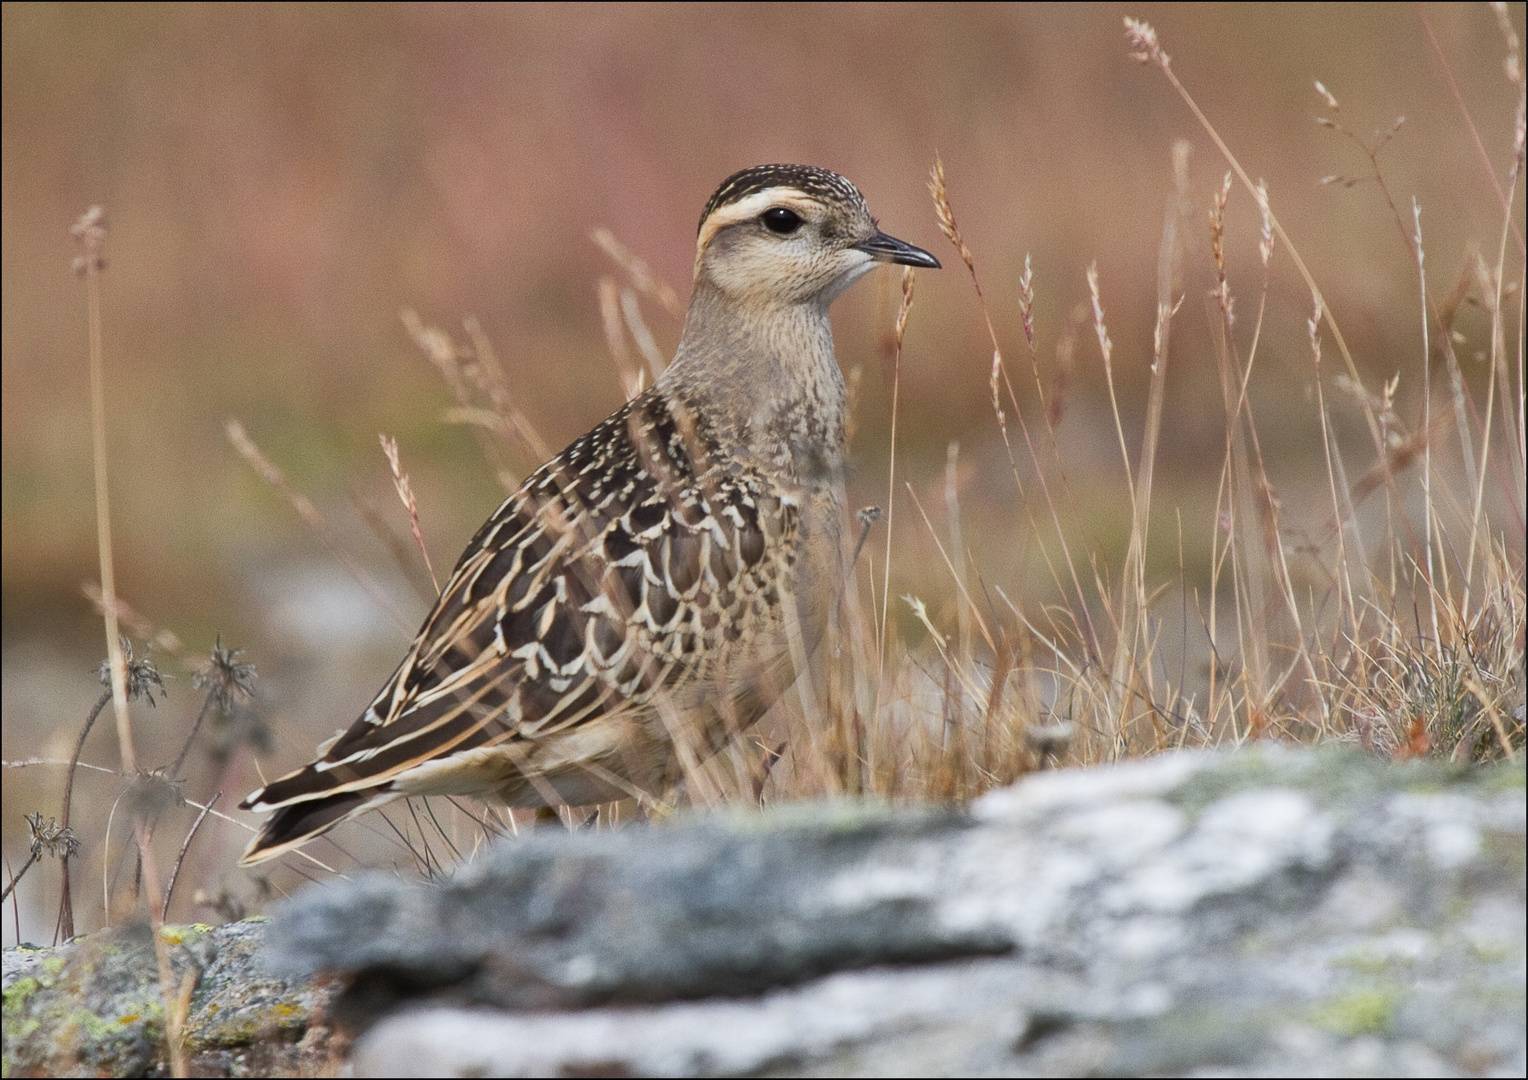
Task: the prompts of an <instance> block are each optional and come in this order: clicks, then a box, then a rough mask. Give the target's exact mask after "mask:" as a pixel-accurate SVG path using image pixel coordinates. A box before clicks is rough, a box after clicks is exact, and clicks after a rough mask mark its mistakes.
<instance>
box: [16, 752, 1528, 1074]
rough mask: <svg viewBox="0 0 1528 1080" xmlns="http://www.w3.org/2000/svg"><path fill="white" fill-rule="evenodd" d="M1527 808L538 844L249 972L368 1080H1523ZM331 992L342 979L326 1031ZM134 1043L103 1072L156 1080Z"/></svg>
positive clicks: (1494, 788)
mask: <svg viewBox="0 0 1528 1080" xmlns="http://www.w3.org/2000/svg"><path fill="white" fill-rule="evenodd" d="M1524 787H1525V782H1524V772H1523V769H1522V768H1521V767H1516V766H1501V767H1495V768H1492V769H1485V770H1470V769H1462V768H1460V769H1455V768H1451V767H1448V766H1445V765H1442V764H1439V763H1415V764H1410V765H1402V766H1395V765H1386V764H1383V763H1381V762H1379V761H1377V760H1375V759H1373V758H1370V757H1366V756H1364V755H1361V754H1358V753H1356V752H1343V751H1340V750H1320V751H1310V750H1291V749H1285V748H1281V747H1277V746H1266V747H1258V748H1254V749H1250V750H1243V751H1238V752H1234V753H1233V752H1219V753H1210V752H1194V753H1182V754H1173V755H1166V756H1163V757H1159V758H1155V759H1150V760H1144V761H1134V762H1130V763H1127V764H1122V765H1119V766H1116V767H1110V768H1099V769H1091V770H1080V771H1069V772H1054V773H1043V774H1040V775H1037V776H1033V777H1030V778H1028V779H1026V780H1024V781H1023V782H1021V783H1019V784H1017V785H1015V786H1013V787H1012V788H1008V789H1005V790H1003V791H998V792H994V793H992V794H990V795H988V796H986V797H984V798H982V799H979V800H977V801H976V802H975V803H974V804H972V805H971V806H970V807H969V808H968V809H967V810H965V811H955V810H929V809H920V810H913V809H893V808H887V807H881V806H874V805H866V804H842V803H838V804H817V805H802V806H796V807H786V808H780V809H775V810H770V811H767V812H765V813H729V814H719V815H700V814H695V815H686V816H684V817H682V818H680V819H677V820H673V821H670V822H669V823H666V824H662V825H654V826H651V827H640V826H638V827H630V828H626V829H622V830H618V831H615V832H607V833H581V834H577V835H568V834H566V833H561V832H558V831H555V830H545V831H538V832H537V833H535V834H533V835H530V836H527V837H525V838H522V839H520V840H516V841H510V842H506V843H504V844H502V845H500V846H498V847H497V848H495V849H493V850H492V851H491V852H490V853H488V854H487V855H485V856H483V857H480V858H479V860H478V861H477V862H476V863H475V864H473V865H472V866H469V867H466V868H463V869H462V870H461V871H460V872H458V873H457V874H456V876H455V878H454V879H453V880H452V881H450V882H447V883H445V884H443V885H439V884H438V885H425V884H409V883H406V882H401V881H399V880H397V879H396V878H394V877H391V876H387V875H381V874H376V875H363V876H360V877H357V878H353V879H352V880H350V881H346V882H332V883H328V884H326V885H324V886H322V887H317V888H311V889H308V890H305V891H304V892H303V893H301V894H299V895H298V896H297V897H295V898H294V899H293V900H292V901H289V902H287V903H285V904H283V905H281V906H280V907H279V908H278V909H277V910H276V911H275V912H274V913H273V916H272V919H273V921H272V922H271V924H270V925H269V927H268V929H266V930H265V931H264V934H265V941H266V942H267V943H268V944H267V946H266V947H265V950H264V951H265V954H266V956H265V960H264V964H265V965H267V968H268V970H270V971H275V972H279V973H280V978H281V979H282V980H283V981H281V982H280V983H279V985H280V987H282V988H283V989H282V990H280V991H279V993H278V992H277V991H275V990H273V991H272V992H271V993H272V1000H275V999H276V998H278V997H280V995H281V994H285V995H286V996H285V997H280V1000H283V1001H287V1002H292V1003H294V1007H295V1008H297V1009H298V1013H294V1014H292V1015H293V1016H294V1017H295V1016H296V1015H298V1014H300V1013H301V1010H302V1008H304V1007H305V1006H304V1005H302V1004H301V1003H300V1002H299V1001H298V996H300V995H301V994H309V995H313V996H312V997H310V998H309V999H307V1000H308V1001H309V1002H317V1003H318V1004H319V1005H321V1006H323V1007H325V1008H327V1009H328V1010H329V1011H328V1012H327V1013H325V1014H323V1015H334V1016H336V1017H340V1018H342V1019H344V1020H346V1022H348V1023H349V1024H350V1025H351V1026H352V1027H353V1029H354V1030H355V1031H357V1032H360V1033H361V1035H360V1039H359V1041H358V1042H357V1043H356V1046H355V1050H354V1055H353V1057H352V1059H351V1066H352V1068H353V1069H354V1071H355V1073H356V1075H377V1076H396V1075H399V1074H400V1072H402V1073H405V1074H410V1075H507V1076H517V1075H546V1074H567V1075H577V1074H586V1073H599V1074H631V1075H687V1076H699V1075H737V1074H753V1073H769V1074H779V1075H797V1074H821V1073H842V1074H849V1075H877V1074H903V1075H910V1074H924V1075H940V1074H942V1075H972V1074H1038V1075H1074V1074H1079V1073H1088V1074H1117V1075H1145V1074H1162V1073H1168V1074H1172V1073H1215V1074H1235V1075H1261V1074H1266V1075H1294V1076H1299V1075H1332V1074H1351V1075H1357V1074H1365V1075H1375V1074H1379V1075H1412V1074H1416V1075H1429V1076H1433V1075H1463V1074H1492V1075H1495V1074H1503V1073H1506V1074H1516V1075H1521V1074H1522V1073H1523V1071H1524V1069H1525V1067H1528V1023H1525V1019H1524V1016H1525V1005H1528V992H1525V982H1528V944H1525V939H1528V931H1525V917H1528V907H1525V894H1528V887H1525V865H1528V858H1525V820H1528V812H1525V792H1524ZM239 925H247V924H239ZM234 929H235V928H232V927H230V928H220V930H214V931H208V932H207V935H206V936H207V937H208V938H212V937H213V936H214V935H217V934H218V933H220V932H223V931H232V930H234ZM247 933H248V934H249V935H250V936H249V937H248V938H247V939H241V940H246V941H249V942H251V943H253V942H254V941H256V940H258V935H259V930H258V929H252V930H250V931H247ZM146 945H147V942H146V940H145V942H144V947H143V948H142V949H141V950H140V954H139V957H138V959H137V960H136V961H135V963H136V964H137V968H141V969H142V973H143V974H142V976H141V977H140V979H139V985H140V986H141V987H148V988H150V989H149V992H146V993H140V997H142V998H143V1000H144V1001H145V1002H146V1004H145V1009H151V1008H153V1007H155V1006H154V1002H156V1001H157V995H156V994H155V993H153V990H154V989H155V988H157V983H156V982H155V981H154V976H153V958H152V954H151V951H149V950H147V948H146ZM251 947H253V945H251ZM218 950H232V951H237V949H233V947H232V945H229V946H218ZM12 952H14V950H13V951H11V952H7V954H6V972H7V974H6V986H7V992H6V1011H5V1023H6V1034H7V1038H6V1043H7V1045H6V1054H7V1072H8V1073H12V1072H14V1071H16V1070H13V1069H12V1066H11V1062H12V1061H13V1060H15V1061H23V1060H25V1061H26V1062H37V1061H43V1060H45V1058H46V1055H45V1054H43V1053H42V1052H40V1051H39V1052H37V1053H36V1054H34V1053H33V1049H32V1048H33V1045H34V1043H35V1042H37V1040H39V1039H41V1040H43V1041H44V1042H47V1043H49V1044H51V1043H52V1042H54V1041H56V1040H57V1039H58V1038H59V1036H58V1032H59V1031H60V1030H62V1026H61V1025H62V1022H61V1021H59V1020H57V1019H49V1018H50V1017H54V1018H56V1017H58V1016H60V1015H61V1014H60V1013H59V1012H58V1009H59V1008H60V1007H61V1006H58V1005H54V1006H49V1008H52V1009H53V1010H54V1011H53V1012H51V1013H47V1012H44V1011H43V1010H42V1009H41V1007H40V1006H39V1005H38V1004H37V1002H38V1001H39V1000H41V999H40V997H39V995H40V994H41V991H40V990H39V991H34V992H32V994H31V996H30V997H28V998H26V1000H25V1001H23V1002H22V1003H21V1005H20V1006H19V1007H18V1011H13V1008H12V1003H11V997H12V994H11V989H10V988H11V987H12V986H13V985H19V982H18V981H16V980H13V978H12V969H13V966H17V965H19V964H20V961H15V962H13V959H12ZM59 955H62V954H59ZM59 955H54V954H48V959H46V960H38V959H36V957H33V958H31V959H27V960H26V961H25V963H26V964H30V965H32V967H31V968H29V969H28V970H30V971H35V969H36V965H37V964H38V963H48V962H51V963H58V961H59ZM219 955H221V952H219ZM65 963H66V964H68V965H76V964H78V961H77V960H66V961H65ZM137 968H135V969H134V970H137ZM18 970H19V966H18ZM66 970H67V969H66ZM208 970H209V971H210V970H211V966H210V965H209V966H208ZM254 970H258V969H251V971H250V972H247V973H246V977H248V978H256V977H263V978H266V979H274V978H277V976H273V975H265V976H256V975H255V974H253V971H254ZM323 971H334V972H342V973H344V977H345V978H346V979H347V980H348V984H347V989H346V990H345V991H344V992H343V994H342V995H341V996H340V997H339V998H338V999H337V1000H335V1001H334V1002H333V1003H332V1004H329V1005H323V999H322V994H321V993H320V991H319V990H317V989H315V987H317V986H319V985H321V984H317V983H314V982H312V981H311V980H313V979H314V978H315V977H316V976H317V973H319V972H323ZM25 977H27V976H26V975H24V974H23V975H21V976H18V978H25ZM207 980H208V976H206V975H204V976H203V983H204V984H206V982H207ZM76 984H78V980H77V979H76ZM61 985H62V983H59V982H56V983H55V990H56V989H57V988H58V987H59V986H61ZM272 985H274V984H272ZM76 992H77V991H76ZM200 993H202V991H201V989H199V990H198V994H200ZM150 999H152V1000H150ZM193 1005H194V1010H193V1025H195V1024H196V1023H198V1022H199V1021H197V1020H196V1016H198V1015H204V1014H205V1013H206V1000H205V999H204V998H201V997H198V998H194V999H193ZM198 1010H199V1011H198ZM95 1015H105V1013H103V1012H101V1011H100V1010H97V1012H96V1013H95ZM251 1015H252V1016H253V1015H258V1011H257V1010H255V1011H254V1012H252V1013H251ZM34 1018H35V1019H37V1020H38V1021H39V1026H35V1027H34V1028H33V1029H32V1030H31V1031H30V1032H23V1031H22V1030H21V1028H22V1027H24V1026H25V1025H26V1024H27V1023H30V1022H31V1020H32V1019H34ZM13 1021H15V1022H16V1023H18V1024H19V1025H20V1026H18V1027H16V1028H13ZM294 1022H295V1021H294ZM317 1024H318V1022H317V1021H315V1030H318V1026H317ZM48 1025H51V1027H49V1026H48ZM13 1030H14V1031H16V1032H17V1033H18V1034H16V1035H15V1036H14V1037H13V1034H12V1033H13ZM197 1030H198V1031H200V1030H203V1029H202V1028H197ZM272 1030H281V1029H275V1028H273V1029H272ZM286 1030H289V1031H290V1032H291V1033H292V1034H291V1035H288V1036H281V1038H282V1039H284V1040H285V1041H284V1042H280V1043H279V1045H281V1046H287V1047H291V1046H295V1045H298V1044H296V1043H295V1042H294V1041H293V1036H295V1034H296V1033H297V1031H298V1029H297V1028H296V1027H292V1028H290V1029H286ZM323 1030H324V1031H327V1029H326V1028H324V1029H323ZM198 1037H199V1038H201V1037H202V1036H198ZM313 1038H314V1037H313V1036H310V1039H313ZM152 1045H153V1040H152V1038H149V1039H147V1041H146V1042H145V1043H143V1044H142V1045H141V1046H140V1044H138V1043H133V1044H132V1047H138V1048H137V1049H133V1048H132V1047H129V1048H128V1049H126V1050H123V1051H121V1052H120V1057H119V1058H117V1059H113V1060H115V1061H122V1062H131V1063H134V1066H135V1067H136V1066H137V1065H141V1064H143V1063H145V1062H148V1063H149V1065H148V1067H150V1068H152V1067H153V1060H154V1059H153V1052H152ZM197 1045H199V1046H201V1045H208V1046H210V1045H212V1043H210V1042H209V1043H205V1044H201V1043H199V1044H197ZM219 1045H233V1040H232V1038H227V1039H225V1042H224V1043H223V1044H219ZM13 1047H17V1048H18V1049H15V1050H13ZM143 1047H147V1049H144V1048H143ZM129 1051H130V1052H129ZM23 1052H25V1053H27V1054H33V1056H30V1057H25V1058H23V1057H22V1053H23ZM199 1052H200V1051H199ZM39 1055H41V1056H39ZM52 1060H54V1061H58V1060H62V1059H60V1058H56V1057H55V1058H53V1059H52ZM79 1060H80V1061H81V1062H82V1063H83V1062H85V1061H86V1060H87V1059H86V1056H85V1055H84V1054H81V1055H80V1056H79ZM88 1060H89V1061H90V1062H91V1063H92V1064H91V1065H90V1069H91V1070H92V1071H94V1070H96V1069H100V1070H102V1071H105V1070H106V1069H107V1068H108V1067H110V1068H111V1071H120V1070H118V1069H117V1068H115V1067H114V1066H108V1065H106V1064H101V1065H97V1064H94V1063H96V1062H102V1063H104V1062H106V1061H107V1058H106V1057H105V1056H100V1057H91V1058H89V1059H88ZM198 1060H199V1061H206V1062H207V1064H208V1066H209V1070H211V1068H212V1067H213V1066H216V1065H217V1062H216V1061H214V1060H213V1059H212V1058H211V1057H204V1058H201V1059H198ZM225 1065H226V1069H225V1071H226V1070H228V1069H232V1068H234V1067H236V1065H237V1063H236V1062H232V1061H231V1059H229V1060H227V1061H226V1062H225ZM270 1067H271V1068H284V1067H286V1066H282V1065H280V1064H272V1065H271V1066H270ZM28 1070H31V1071H39V1069H38V1068H37V1067H34V1066H31V1065H28V1066H26V1068H25V1069H23V1070H22V1071H28ZM128 1071H131V1070H130V1069H129V1070H128Z"/></svg>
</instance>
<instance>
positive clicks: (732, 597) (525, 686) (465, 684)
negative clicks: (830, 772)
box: [240, 165, 939, 866]
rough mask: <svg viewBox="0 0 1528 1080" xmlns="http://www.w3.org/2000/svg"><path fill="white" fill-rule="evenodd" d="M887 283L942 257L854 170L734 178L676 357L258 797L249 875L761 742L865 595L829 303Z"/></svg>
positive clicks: (483, 541)
mask: <svg viewBox="0 0 1528 1080" xmlns="http://www.w3.org/2000/svg"><path fill="white" fill-rule="evenodd" d="M883 264H902V265H905V266H909V267H928V268H938V267H939V260H938V259H936V258H935V257H934V256H933V255H931V254H929V253H928V252H927V251H924V250H923V249H921V248H918V247H914V246H913V245H912V244H909V243H907V242H905V241H903V240H898V239H896V238H895V237H892V236H889V235H887V234H886V233H884V232H882V231H881V229H880V226H879V224H878V223H877V221H876V219H875V218H874V217H872V216H871V214H870V210H869V207H868V206H867V204H866V201H865V198H864V196H863V195H862V194H861V193H860V191H859V189H858V188H856V187H855V186H854V185H853V184H852V183H850V182H849V181H848V180H847V179H845V178H844V177H843V176H841V175H839V174H838V173H836V172H832V171H830V170H828V169H823V168H818V167H815V166H806V165H759V166H754V167H752V168H747V169H743V170H741V171H740V172H736V173H734V174H732V175H731V176H729V177H727V179H726V180H724V181H723V182H722V184H721V186H720V187H718V188H717V189H716V192H715V193H714V194H713V195H712V196H711V198H710V199H709V200H708V201H707V202H706V204H705V209H704V211H703V212H702V214H701V218H700V226H699V230H698V237H697V240H696V249H695V269H694V282H693V291H692V294H691V297H690V303H689V309H688V312H687V314H686V316H685V320H684V328H683V331H682V334H681V337H680V342H679V345H678V348H677V349H676V351H675V354H674V358H673V360H672V362H671V363H670V364H669V365H668V366H667V367H666V368H665V369H664V370H663V372H662V373H661V374H660V375H659V376H658V377H657V378H656V379H655V380H654V381H653V383H652V385H651V386H649V387H648V388H647V389H646V390H645V391H643V392H641V393H639V394H638V395H636V396H635V397H633V398H632V399H630V400H629V401H628V402H627V403H626V404H625V405H623V406H621V407H620V408H619V409H617V410H616V411H615V412H614V413H613V414H612V415H610V416H609V417H608V418H607V419H605V420H604V421H603V422H601V423H600V424H598V425H597V426H595V427H594V428H593V429H592V430H590V431H589V432H588V433H587V434H585V435H584V436H582V437H581V438H578V439H576V440H574V441H573V442H572V443H571V444H570V445H569V446H568V447H567V448H566V449H564V450H563V451H562V452H561V453H560V454H558V455H557V456H556V457H554V458H552V460H550V461H548V462H547V463H546V464H544V465H542V466H541V467H540V468H539V469H537V470H536V471H535V472H534V473H532V474H531V475H530V476H529V477H528V478H527V479H526V480H525V482H524V483H523V484H522V485H521V486H520V488H519V489H518V490H517V491H515V492H514V493H513V494H511V495H510V496H509V497H508V498H506V499H505V500H504V502H503V503H502V504H501V505H500V506H499V507H498V509H497V510H495V511H494V513H493V515H492V516H491V517H490V518H489V519H488V520H487V521H486V522H485V523H484V524H483V525H482V527H481V528H479V529H478V531H477V533H476V534H475V535H474V536H473V537H472V539H471V541H470V542H469V543H468V545H467V547H466V550H465V551H464V552H463V553H462V555H461V558H460V560H459V561H458V562H457V564H456V567H455V569H454V570H453V571H452V573H451V576H450V578H449V579H448V580H447V581H446V584H445V586H444V587H443V588H442V589H441V590H440V593H439V597H438V599H437V600H436V602H435V606H434V608H433V609H432V610H431V611H430V613H429V614H428V615H427V616H426V617H425V619H424V622H423V624H422V625H421V626H420V628H419V632H418V634H417V635H416V636H415V638H414V640H413V642H412V644H411V645H410V646H409V648H408V651H407V654H406V655H405V656H404V657H403V660H402V662H401V663H399V665H398V667H397V669H396V670H395V671H394V672H393V674H392V676H391V677H390V678H389V679H388V680H387V682H386V683H385V684H384V685H383V687H382V689H381V690H380V691H379V692H378V693H377V695H376V697H375V698H374V699H373V700H372V702H371V704H370V705H369V706H367V708H366V710H365V711H364V712H362V713H361V715H360V717H359V718H358V719H357V720H356V721H355V722H354V723H353V724H352V725H351V726H350V727H349V728H348V729H346V730H345V731H343V732H342V733H340V734H338V735H336V736H335V737H334V738H332V739H330V740H328V741H327V742H325V743H323V744H321V745H320V746H319V747H318V750H317V757H316V759H315V760H314V761H312V762H311V763H310V764H307V765H304V766H303V767H302V768H300V769H297V770H296V771H294V772H291V773H288V774H287V775H285V776H282V777H280V778H279V779H277V780H275V781H273V782H271V783H269V784H266V785H265V786H264V787H261V788H260V789H259V790H257V791H255V792H253V793H251V794H250V795H249V796H248V797H247V798H245V799H244V801H243V802H242V803H241V804H240V806H241V808H242V809H245V810H252V811H256V812H265V813H268V814H269V816H268V817H266V818H265V820H264V821H263V822H262V823H261V827H260V830H259V832H258V833H257V835H256V836H255V838H254V839H253V840H252V841H251V842H250V844H249V847H248V849H247V850H246V851H245V852H244V854H243V856H242V858H241V859H240V864H241V865H244V866H250V865H254V864H256V863H260V862H263V861H265V860H267V859H272V858H276V857H278V856H280V855H283V854H286V853H289V852H291V851H294V850H296V849H297V848H299V847H301V846H302V845H303V844H305V843H306V842H308V841H309V840H312V839H313V838H315V837H317V836H319V835H321V834H322V833H325V832H327V831H328V830H330V829H332V828H333V827H335V826H336V825H338V824H340V823H341V822H344V821H348V820H350V819H353V818H355V817H358V816H359V815H361V814H363V813H366V812H367V811H369V810H372V809H374V808H376V807H379V806H382V805H384V804H385V803H387V802H390V801H391V800H393V799H397V798H402V797H406V796H412V795H469V796H477V797H479V798H483V799H487V800H496V801H498V802H499V804H501V805H505V806H509V807H521V808H531V807H536V808H542V807H558V806H588V805H593V804H597V803H605V802H614V801H618V800H622V799H628V798H636V799H638V800H639V801H641V800H647V801H648V802H647V804H648V805H654V802H653V800H654V797H655V796H654V793H657V792H662V791H665V790H669V789H670V788H672V787H673V786H674V785H676V784H677V783H678V782H679V781H680V780H681V779H682V774H683V773H682V765H683V757H684V753H685V752H686V751H692V752H693V753H695V754H696V755H697V756H699V757H704V756H707V755H709V754H710V753H714V752H715V751H717V750H719V749H720V748H721V747H723V746H725V745H726V742H727V740H728V739H729V738H730V737H731V736H732V735H734V734H736V733H737V732H739V731H741V730H743V729H746V728H747V727H748V726H749V725H751V724H752V723H753V722H755V721H756V720H757V719H758V718H759V717H760V716H761V715H762V714H763V713H764V712H765V711H766V710H767V709H768V708H769V706H770V705H771V704H772V703H774V702H775V701H776V700H777V699H778V698H779V697H780V695H781V694H782V693H784V692H785V691H786V690H787V689H789V688H790V686H791V685H792V683H793V682H794V681H795V679H796V678H797V676H798V675H799V674H800V673H801V671H802V670H803V668H804V666H805V664H806V662H807V660H808V658H810V657H811V656H812V655H813V654H814V652H815V650H816V648H817V646H818V644H819V643H820V641H821V640H822V638H823V636H824V633H825V630H826V627H827V624H828V621H829V617H830V611H831V609H832V608H833V606H834V604H835V602H836V598H837V596H838V594H839V592H840V589H841V585H842V582H843V580H844V578H845V572H844V559H843V554H842V549H841V536H842V528H841V526H842V519H843V517H844V493H843V480H844V470H845V464H844V459H845V445H844V444H845V390H844V380H843V375H842V373H841V372H840V370H839V367H838V364H837V361H836V359H835V358H834V352H833V335H832V331H831V328H830V326H829V321H828V308H829V305H830V304H832V302H833V301H834V300H835V299H836V298H837V297H838V296H839V295H841V294H842V293H843V292H844V290H845V289H847V288H848V287H849V286H850V285H852V284H853V283H854V282H855V281H857V280H858V279H859V278H861V277H863V276H864V275H865V274H866V273H867V272H869V271H870V270H872V269H874V268H875V267H877V266H880V265H883ZM688 732H694V733H695V741H694V743H693V744H692V745H690V746H688V747H686V746H684V745H683V744H684V742H685V740H686V739H687V738H689V735H688V734H686V733H688Z"/></svg>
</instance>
